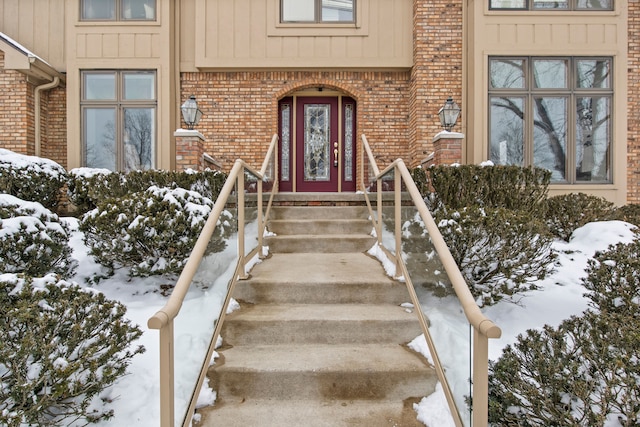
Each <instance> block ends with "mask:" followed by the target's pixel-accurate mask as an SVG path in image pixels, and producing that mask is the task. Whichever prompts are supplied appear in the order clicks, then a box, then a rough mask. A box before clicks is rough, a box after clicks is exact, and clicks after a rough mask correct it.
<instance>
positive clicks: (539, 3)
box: [533, 0, 569, 9]
mask: <svg viewBox="0 0 640 427" xmlns="http://www.w3.org/2000/svg"><path fill="white" fill-rule="evenodd" d="M533 8H534V9H568V8H569V2H568V1H552V0H533Z"/></svg>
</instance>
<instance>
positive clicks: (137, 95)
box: [80, 70, 157, 171]
mask: <svg viewBox="0 0 640 427" xmlns="http://www.w3.org/2000/svg"><path fill="white" fill-rule="evenodd" d="M155 82H156V73H155V71H146V70H140V71H137V70H122V71H115V70H102V71H84V72H82V98H81V104H80V106H81V110H82V116H81V117H82V151H83V160H84V161H83V165H84V166H87V167H90V168H105V169H109V170H112V171H131V170H141V169H151V168H153V167H155V151H156V143H155V140H156V104H157V95H156V83H155Z"/></svg>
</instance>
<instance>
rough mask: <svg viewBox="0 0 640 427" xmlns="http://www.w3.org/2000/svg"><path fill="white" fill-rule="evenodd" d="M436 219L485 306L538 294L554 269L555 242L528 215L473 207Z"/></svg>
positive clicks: (471, 287) (460, 266)
mask: <svg viewBox="0 0 640 427" xmlns="http://www.w3.org/2000/svg"><path fill="white" fill-rule="evenodd" d="M437 220H438V228H439V229H440V232H441V233H442V237H443V238H444V240H445V242H447V246H448V247H449V250H450V251H451V255H452V256H453V258H454V260H455V261H456V263H457V264H458V267H459V268H460V271H461V272H462V275H463V276H464V278H465V279H466V281H467V283H468V284H469V287H470V289H471V293H472V295H473V296H474V297H475V298H476V301H477V302H478V305H480V306H482V305H491V304H494V303H496V302H497V301H499V300H501V299H502V298H504V297H510V296H513V295H514V294H516V293H518V292H522V291H526V290H531V289H535V284H534V281H535V280H540V279H543V278H544V277H545V276H546V274H547V273H548V272H549V270H550V269H551V267H552V265H553V261H554V259H555V253H554V252H553V251H552V249H551V243H552V238H551V236H550V235H549V234H548V233H547V231H546V228H545V226H544V224H543V223H542V222H541V221H539V220H537V219H536V218H534V217H533V216H532V215H531V214H530V213H528V212H524V211H511V210H507V209H481V208H478V207H471V208H467V209H462V210H460V211H457V212H453V213H452V214H451V215H448V216H442V215H440V216H439V217H438V219H437Z"/></svg>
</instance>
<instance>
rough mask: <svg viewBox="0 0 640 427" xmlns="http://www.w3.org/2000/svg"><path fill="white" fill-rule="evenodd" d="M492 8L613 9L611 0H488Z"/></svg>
mask: <svg viewBox="0 0 640 427" xmlns="http://www.w3.org/2000/svg"><path fill="white" fill-rule="evenodd" d="M489 9H493V10H503V9H506V10H613V0H560V1H552V0H489Z"/></svg>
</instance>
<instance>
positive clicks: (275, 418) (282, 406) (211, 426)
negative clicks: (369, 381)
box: [197, 396, 424, 427]
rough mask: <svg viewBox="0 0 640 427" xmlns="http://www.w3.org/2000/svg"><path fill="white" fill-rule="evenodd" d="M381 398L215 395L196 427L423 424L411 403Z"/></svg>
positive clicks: (413, 426) (394, 426)
mask: <svg viewBox="0 0 640 427" xmlns="http://www.w3.org/2000/svg"><path fill="white" fill-rule="evenodd" d="M419 401H420V398H418V397H415V398H408V399H405V400H404V401H399V400H381V401H359V400H332V399H323V400H300V399H295V400H277V399H269V396H264V397H263V398H260V399H235V400H233V399H226V398H224V397H222V398H218V400H217V401H216V403H215V407H214V408H203V409H201V410H199V413H200V414H201V416H202V418H201V420H200V422H199V423H198V424H197V425H198V426H199V427H215V426H238V427H240V426H242V427H293V426H304V427H424V424H422V423H421V422H419V421H417V420H416V412H415V410H414V409H413V405H414V403H418V402H419Z"/></svg>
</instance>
